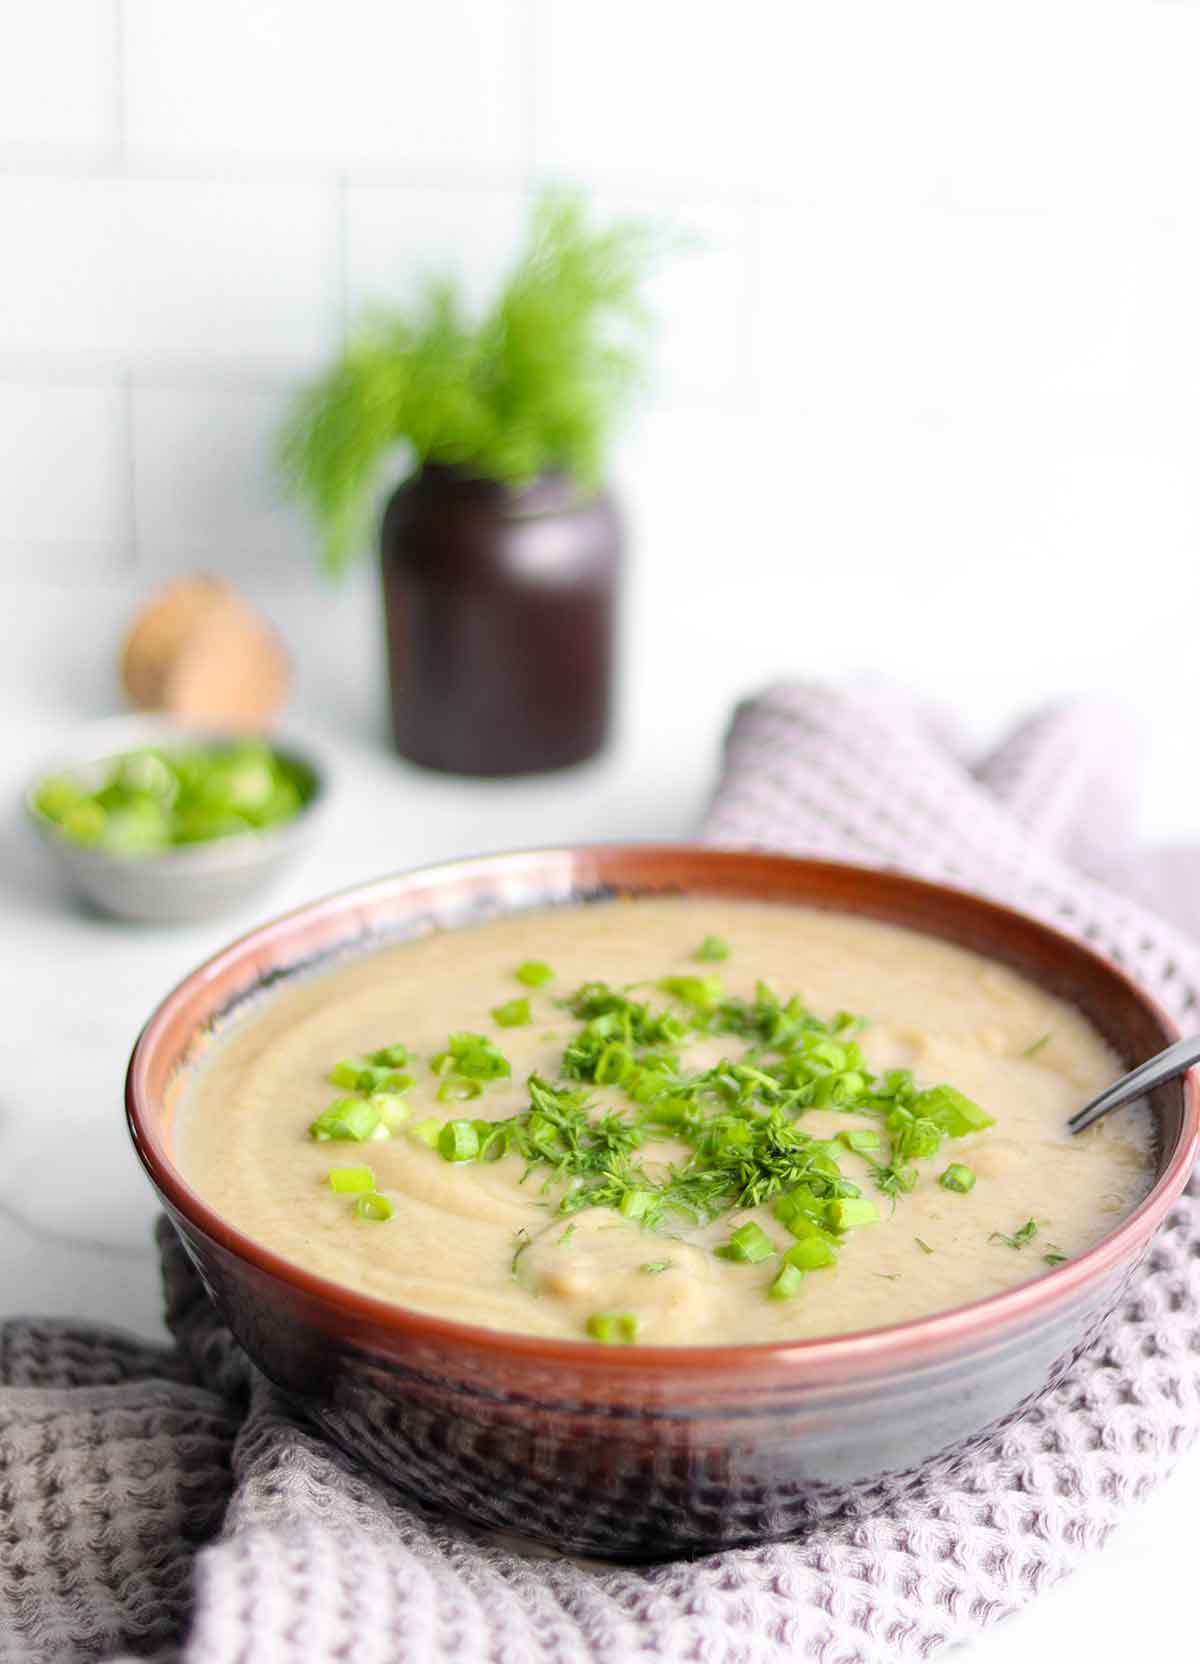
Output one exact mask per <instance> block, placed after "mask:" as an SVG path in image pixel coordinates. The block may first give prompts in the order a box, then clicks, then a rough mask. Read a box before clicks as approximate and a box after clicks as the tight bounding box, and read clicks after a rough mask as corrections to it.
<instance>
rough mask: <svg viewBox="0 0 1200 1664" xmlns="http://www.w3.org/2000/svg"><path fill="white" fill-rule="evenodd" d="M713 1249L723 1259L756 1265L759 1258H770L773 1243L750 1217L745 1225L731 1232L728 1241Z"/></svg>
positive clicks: (772, 1251)
mask: <svg viewBox="0 0 1200 1664" xmlns="http://www.w3.org/2000/svg"><path fill="white" fill-rule="evenodd" d="M714 1251H715V1252H716V1253H717V1254H718V1255H720V1257H721V1258H722V1259H724V1260H738V1261H741V1262H742V1263H743V1264H746V1265H757V1264H758V1262H759V1261H760V1260H769V1259H770V1257H771V1255H772V1254H773V1253H774V1252H775V1245H774V1243H772V1241H771V1239H770V1237H769V1236H768V1235H767V1233H766V1231H764V1230H763V1228H762V1226H761V1225H758V1224H756V1223H755V1222H754V1220H753V1219H751V1220H749V1221H748V1222H747V1223H746V1224H745V1225H739V1226H738V1228H737V1230H736V1231H733V1232H731V1234H730V1237H729V1241H728V1242H726V1243H725V1244H724V1245H723V1246H722V1247H720V1248H717V1249H716V1250H714Z"/></svg>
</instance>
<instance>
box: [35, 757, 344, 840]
mask: <svg viewBox="0 0 1200 1664" xmlns="http://www.w3.org/2000/svg"><path fill="white" fill-rule="evenodd" d="M97 775H98V776H99V778H98V779H97ZM316 788H317V782H316V779H315V777H314V776H313V774H312V773H311V771H310V770H308V769H307V768H305V767H304V766H303V765H302V764H300V763H297V762H294V761H292V759H291V758H289V757H285V756H284V755H283V754H282V753H280V752H276V751H273V750H271V748H270V747H269V746H267V745H265V744H264V743H263V742H262V741H261V740H257V739H247V740H237V741H233V742H230V743H228V744H224V745H222V744H214V745H210V746H202V745H187V746H179V747H163V746H146V747H143V748H141V749H140V750H137V751H130V752H126V753H124V754H123V755H121V756H116V757H110V758H108V759H106V760H105V761H104V762H102V763H100V764H98V765H96V766H95V768H92V767H89V768H88V769H87V771H86V773H85V772H81V773H79V774H78V775H70V774H64V775H53V776H50V777H49V778H47V779H45V780H43V781H41V782H40V784H39V785H38V788H37V790H36V793H35V795H34V803H35V805H36V807H37V810H38V812H39V813H40V814H41V815H44V816H45V817H46V819H47V820H49V821H51V822H52V823H53V824H54V826H55V828H56V829H57V831H58V832H59V833H60V834H61V836H62V837H64V838H66V839H68V840H69V841H70V842H71V843H77V844H82V845H85V846H87V847H92V848H95V847H99V848H100V849H103V850H106V851H108V852H109V853H111V854H120V855H154V854H157V853H159V852H160V851H162V850H165V849H170V848H172V847H174V846H177V845H181V844H194V843H201V842H205V841H207V840H209V839H213V838H224V837H230V836H235V835H238V834H244V833H248V832H257V831H262V830H263V829H265V828H267V827H271V826H276V825H278V824H279V823H280V822H282V821H285V820H290V819H292V818H293V816H295V815H297V814H298V813H299V812H300V810H301V809H302V808H303V807H304V805H305V804H306V803H307V802H309V800H310V799H311V798H312V797H313V795H314V793H315V791H316Z"/></svg>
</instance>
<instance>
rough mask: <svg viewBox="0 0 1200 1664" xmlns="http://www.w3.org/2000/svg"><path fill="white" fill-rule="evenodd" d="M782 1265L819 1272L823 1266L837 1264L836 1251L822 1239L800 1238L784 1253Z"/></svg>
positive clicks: (814, 1237) (816, 1237)
mask: <svg viewBox="0 0 1200 1664" xmlns="http://www.w3.org/2000/svg"><path fill="white" fill-rule="evenodd" d="M783 1263H784V1264H785V1265H792V1266H795V1267H796V1268H797V1269H798V1270H800V1271H819V1270H821V1269H822V1267H824V1266H827V1265H836V1264H837V1249H836V1248H835V1247H834V1246H833V1244H832V1243H830V1242H826V1241H825V1240H824V1238H823V1237H819V1236H806V1237H802V1238H801V1239H800V1241H799V1242H793V1244H792V1246H791V1247H790V1248H789V1249H788V1250H787V1251H786V1252H785V1254H784V1256H783Z"/></svg>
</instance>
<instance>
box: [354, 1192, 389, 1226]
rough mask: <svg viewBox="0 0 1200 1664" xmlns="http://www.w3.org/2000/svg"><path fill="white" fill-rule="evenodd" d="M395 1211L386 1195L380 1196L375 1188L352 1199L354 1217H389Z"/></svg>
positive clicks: (381, 1218)
mask: <svg viewBox="0 0 1200 1664" xmlns="http://www.w3.org/2000/svg"><path fill="white" fill-rule="evenodd" d="M395 1211H396V1210H395V1208H394V1207H393V1206H392V1204H391V1203H390V1202H389V1201H388V1199H387V1197H386V1196H381V1195H380V1194H379V1192H378V1191H377V1190H369V1191H367V1192H366V1193H365V1195H362V1196H356V1197H355V1199H354V1216H355V1218H356V1219H379V1220H383V1219H390V1218H391V1217H392V1215H393V1213H395Z"/></svg>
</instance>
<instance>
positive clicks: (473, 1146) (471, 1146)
mask: <svg viewBox="0 0 1200 1664" xmlns="http://www.w3.org/2000/svg"><path fill="white" fill-rule="evenodd" d="M437 1147H438V1153H439V1154H440V1155H441V1157H442V1159H443V1160H444V1161H474V1160H475V1159H476V1157H477V1156H478V1155H479V1132H478V1130H477V1128H476V1126H475V1123H474V1121H447V1122H446V1124H445V1126H444V1127H443V1128H442V1130H441V1132H440V1133H439V1134H438V1144H437Z"/></svg>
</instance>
